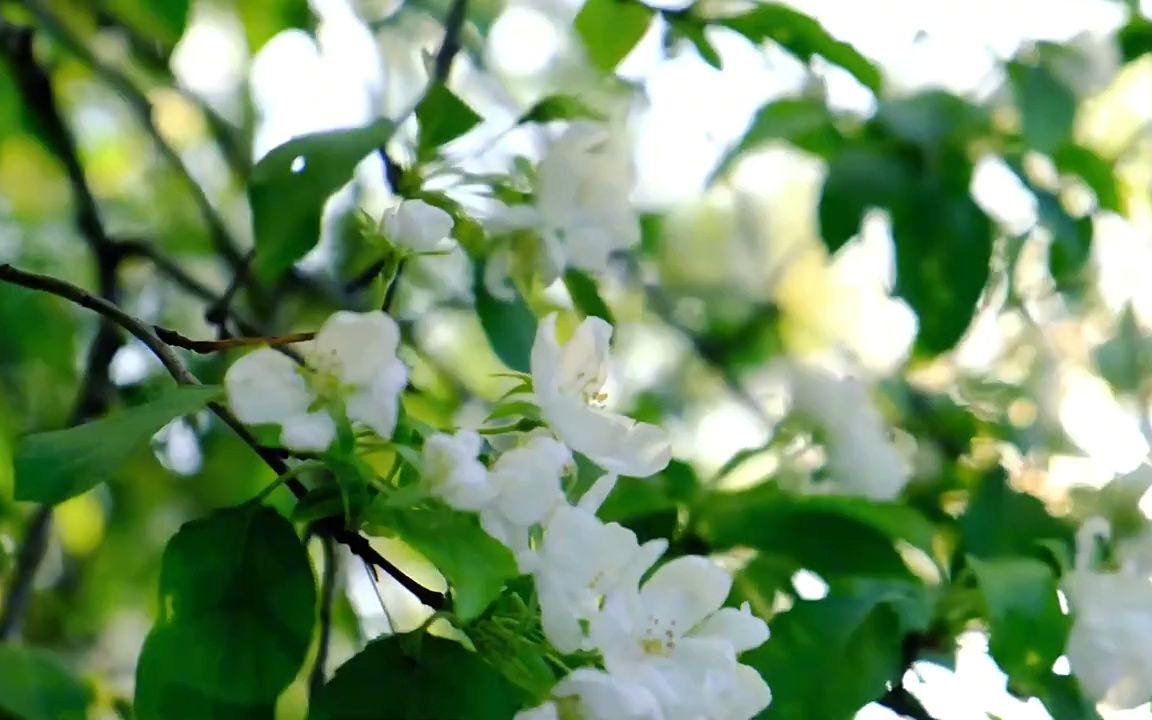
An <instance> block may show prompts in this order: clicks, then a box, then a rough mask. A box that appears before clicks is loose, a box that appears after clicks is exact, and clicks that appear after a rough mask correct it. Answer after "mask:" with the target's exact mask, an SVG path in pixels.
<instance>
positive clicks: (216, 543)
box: [158, 504, 316, 706]
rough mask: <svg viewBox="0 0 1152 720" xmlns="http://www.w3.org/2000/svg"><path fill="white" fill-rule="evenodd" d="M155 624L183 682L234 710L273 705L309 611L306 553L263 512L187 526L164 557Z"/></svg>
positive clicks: (299, 650)
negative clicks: (170, 647) (171, 649)
mask: <svg viewBox="0 0 1152 720" xmlns="http://www.w3.org/2000/svg"><path fill="white" fill-rule="evenodd" d="M160 605H161V608H162V611H163V612H162V616H161V618H160V621H159V623H158V625H159V627H161V628H162V629H163V631H164V633H165V634H166V636H167V637H166V638H165V642H171V643H172V645H173V646H175V647H180V648H181V651H180V653H179V654H178V655H176V656H175V657H172V658H169V660H168V661H169V662H172V663H174V664H176V665H178V669H173V670H172V672H174V673H177V672H178V673H179V677H180V681H181V683H182V684H184V685H187V686H188V687H189V688H190V689H193V690H195V691H197V692H198V693H199V694H202V695H205V696H207V697H208V698H211V699H213V700H224V701H228V702H229V703H232V704H236V705H242V706H247V705H259V704H260V703H265V702H270V701H272V700H274V699H275V697H276V696H277V695H278V694H279V693H280V691H282V690H283V689H284V688H285V687H287V686H288V684H289V683H291V682H292V679H293V678H295V677H296V673H297V672H298V671H299V669H300V666H301V664H302V663H303V662H304V658H305V656H306V655H307V653H308V646H309V644H310V643H311V641H312V626H313V622H314V619H315V612H316V607H315V606H316V585H315V580H314V578H313V576H312V565H311V563H310V562H309V559H308V553H307V551H306V550H305V548H304V545H303V544H302V543H301V542H300V539H299V538H298V537H297V536H296V531H295V529H294V528H293V527H292V524H291V523H290V522H288V521H287V520H285V519H284V518H283V517H282V516H280V515H279V514H278V513H276V511H275V510H272V509H271V508H268V507H265V506H262V505H251V504H249V505H244V506H241V507H237V508H229V509H226V510H220V511H217V512H216V513H213V514H212V515H210V516H208V517H206V518H204V519H202V520H195V521H192V522H189V523H187V524H185V525H184V526H183V527H182V528H180V531H179V532H177V533H176V535H175V536H174V537H173V538H172V540H171V541H170V542H169V543H168V547H167V548H166V549H165V550H164V560H163V569H162V570H161V573H160Z"/></svg>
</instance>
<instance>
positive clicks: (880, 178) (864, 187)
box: [818, 146, 916, 252]
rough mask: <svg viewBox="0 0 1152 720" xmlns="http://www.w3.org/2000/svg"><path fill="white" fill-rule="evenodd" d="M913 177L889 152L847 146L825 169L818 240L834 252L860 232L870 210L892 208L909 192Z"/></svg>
mask: <svg viewBox="0 0 1152 720" xmlns="http://www.w3.org/2000/svg"><path fill="white" fill-rule="evenodd" d="M915 180H916V178H915V175H914V174H913V172H912V170H911V168H909V167H908V166H907V164H906V163H904V162H902V161H901V160H900V159H899V158H897V157H895V156H893V155H892V154H890V153H885V152H882V151H880V150H878V149H876V148H871V147H866V146H856V147H850V148H847V149H846V150H844V151H843V152H841V153H839V154H838V155H837V156H836V157H835V158H834V159H833V160H832V162H831V163H830V164H829V166H828V175H827V177H826V178H825V180H824V188H823V190H822V191H821V194H820V206H819V208H818V212H819V217H820V237H821V238H822V239H823V240H824V244H825V245H826V246H827V247H828V249H829V250H830V251H831V252H836V251H837V250H839V249H840V248H841V247H843V245H844V244H845V243H847V242H848V241H849V240H850V239H852V237H853V236H855V235H856V233H858V232H859V231H860V223H861V221H862V220H863V219H864V213H865V212H866V211H867V210H868V208H870V207H888V208H890V207H893V206H896V205H898V204H900V203H902V202H904V199H905V198H906V197H907V196H908V194H909V193H911V192H912V189H913V187H914V185H915Z"/></svg>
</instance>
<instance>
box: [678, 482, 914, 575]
mask: <svg viewBox="0 0 1152 720" xmlns="http://www.w3.org/2000/svg"><path fill="white" fill-rule="evenodd" d="M697 530H698V532H699V533H700V535H701V536H702V537H703V538H704V539H705V540H706V541H707V542H708V544H709V546H710V547H712V548H713V549H715V550H722V549H727V548H731V547H736V546H748V547H753V548H756V549H758V550H761V551H762V552H766V553H772V554H773V555H774V556H777V557H781V558H787V559H788V560H790V561H791V562H794V563H795V564H796V566H797V567H804V568H808V569H810V570H812V571H814V572H817V573H820V574H821V575H837V574H847V575H876V576H888V577H892V576H898V577H909V576H911V575H913V574H914V573H912V572H911V571H910V570H909V568H908V566H907V565H906V564H905V562H904V560H903V559H902V556H901V552H900V550H899V549H898V547H897V541H902V542H903V543H908V544H910V545H911V546H913V547H915V548H918V549H919V550H920V551H922V552H923V553H926V554H927V555H928V556H929V557H931V556H932V538H933V535H934V533H935V530H934V528H933V526H932V524H931V523H930V522H928V520H927V519H925V518H924V517H923V516H922V515H920V513H918V512H916V511H915V510H913V509H912V508H910V507H908V506H907V505H903V504H901V503H894V502H879V501H876V500H868V499H865V498H856V497H846V496H835V495H826V496H794V495H791V494H788V493H784V492H781V491H779V490H777V489H776V488H775V487H773V486H769V485H764V486H760V487H756V488H753V489H751V490H746V491H742V492H730V493H715V494H714V495H712V496H710V497H709V499H708V501H707V503H706V504H705V505H704V506H703V507H702V508H701V515H700V519H699V522H698V527H697ZM844 548H852V552H850V553H849V552H844Z"/></svg>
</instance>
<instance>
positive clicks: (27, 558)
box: [0, 505, 52, 642]
mask: <svg viewBox="0 0 1152 720" xmlns="http://www.w3.org/2000/svg"><path fill="white" fill-rule="evenodd" d="M51 529H52V507H51V506H49V505H42V506H40V507H38V508H36V512H35V513H34V514H33V515H32V519H31V520H30V521H28V527H27V529H25V531H24V541H23V542H22V543H21V544H20V552H19V553H18V554H17V555H16V565H15V567H13V569H12V582H11V583H10V586H9V589H8V594H7V596H6V597H5V598H4V607H3V608H2V609H0V610H2V611H0V642H2V641H6V640H9V639H11V638H13V637H15V636H16V634H17V633H18V632H19V631H20V623H21V622H22V621H23V619H24V612H25V610H27V608H28V602H29V600H31V599H32V585H33V582H32V581H33V580H34V579H35V577H36V571H37V570H38V569H39V568H40V563H41V562H43V561H44V553H45V552H47V550H48V534H49V532H50V531H51Z"/></svg>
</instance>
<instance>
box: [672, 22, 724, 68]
mask: <svg viewBox="0 0 1152 720" xmlns="http://www.w3.org/2000/svg"><path fill="white" fill-rule="evenodd" d="M665 18H666V19H668V20H669V21H670V25H669V28H670V30H671V31H672V33H673V38H675V36H677V35H678V36H680V37H682V38H684V39H686V40H687V41H688V42H690V43H692V47H694V48H696V54H697V55H699V56H700V59H701V60H703V61H704V62H706V63H708V64H709V65H711V66H712V67H714V68H716V69H717V70H723V69H724V66H723V62H722V61H721V60H720V53H719V52H717V51H716V47H715V46H714V45H713V44H712V42H711V41H710V40H708V34H707V33H706V32H705V31H706V30H707V25H706V24H705V23H703V22H701V21H700V20H699V19H698V18H694V17H687V16H671V17H669V16H665Z"/></svg>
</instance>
